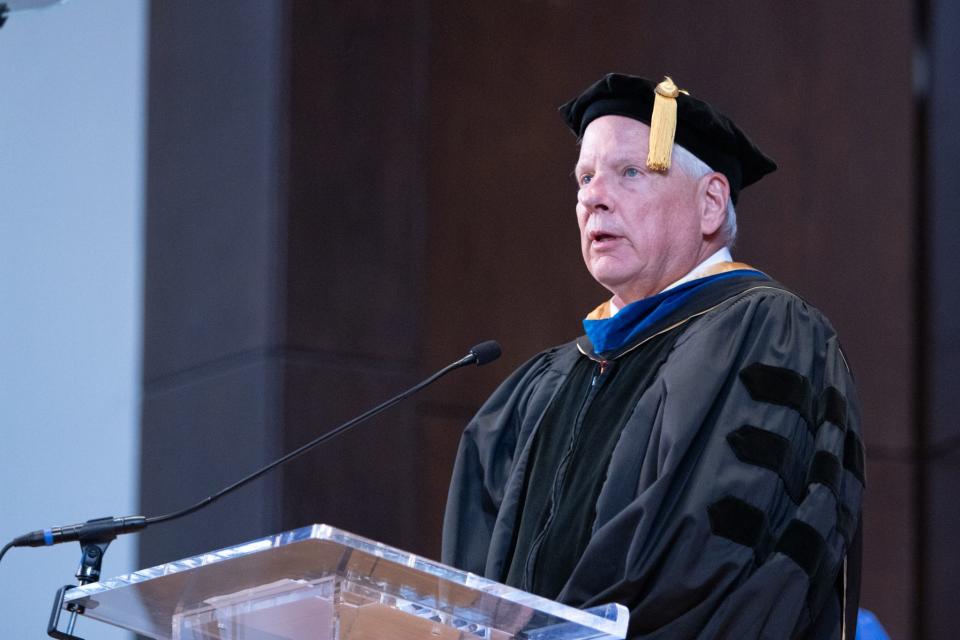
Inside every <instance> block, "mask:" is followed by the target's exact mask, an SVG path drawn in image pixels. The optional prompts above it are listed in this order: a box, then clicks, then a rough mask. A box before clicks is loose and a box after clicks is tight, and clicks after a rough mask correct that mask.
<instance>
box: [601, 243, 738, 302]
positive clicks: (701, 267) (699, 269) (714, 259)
mask: <svg viewBox="0 0 960 640" xmlns="http://www.w3.org/2000/svg"><path fill="white" fill-rule="evenodd" d="M721 262H733V256H732V255H731V254H730V249H729V248H727V247H723V248H722V249H720V250H719V251H717V252H715V253H714V254H712V255H711V256H709V257H708V258H707V259H705V260H704V261H703V262H701V263H700V264H698V265H697V266H695V267H694V268H693V269H691V270H690V271H689V272H688V273H687V274H686V275H685V276H683V277H682V278H680V279H679V280H675V281H673V282H671V283H670V284H668V285H667V286H665V287H664V288H663V289H661V290H660V291H658V292H657V293H663V292H664V291H667V290H669V289H673V288H674V287H678V286H680V285H681V284H684V283H685V282H690V281H691V280H696V279H697V278H700V277H703V274H704V273H705V272H707V271H709V270H710V267H712V266H713V265H715V264H720V263H721ZM654 295H656V294H654ZM617 302H618V301H617V296H613V298H611V299H610V315H611V316H614V315H616V314H617V312H618V311H620V309H622V308H623V307H625V306H626V305H619V304H617Z"/></svg>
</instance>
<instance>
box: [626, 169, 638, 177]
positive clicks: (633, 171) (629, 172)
mask: <svg viewBox="0 0 960 640" xmlns="http://www.w3.org/2000/svg"><path fill="white" fill-rule="evenodd" d="M623 175H624V176H625V177H627V178H636V177H637V176H639V175H640V169H637V168H636V167H627V168H626V169H624V170H623Z"/></svg>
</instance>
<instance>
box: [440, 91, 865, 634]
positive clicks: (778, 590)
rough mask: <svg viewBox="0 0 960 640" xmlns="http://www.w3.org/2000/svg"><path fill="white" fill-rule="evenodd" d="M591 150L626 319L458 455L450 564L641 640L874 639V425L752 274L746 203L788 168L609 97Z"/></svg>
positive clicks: (515, 395)
mask: <svg viewBox="0 0 960 640" xmlns="http://www.w3.org/2000/svg"><path fill="white" fill-rule="evenodd" d="M561 112H562V114H563V116H564V118H565V119H566V122H567V124H568V125H569V126H570V128H571V129H572V130H573V132H574V133H575V134H576V135H577V136H578V137H579V138H580V156H579V160H578V162H577V165H576V180H577V183H578V185H579V192H578V195H577V221H578V223H579V226H580V240H581V248H582V252H583V258H584V261H585V262H586V265H587V269H588V270H589V271H590V273H591V274H592V275H593V277H594V278H595V279H596V280H597V281H598V282H599V283H600V284H602V285H603V286H604V287H606V288H607V289H608V290H609V291H610V293H611V294H612V297H611V298H610V299H609V300H607V301H606V302H604V303H603V304H601V305H600V306H599V307H597V309H595V310H594V311H593V312H592V313H590V314H589V315H588V316H587V318H586V319H585V320H584V327H585V331H586V335H584V336H583V337H581V338H579V339H578V340H576V341H574V342H571V343H569V344H566V345H562V346H559V347H555V348H553V349H549V350H547V351H544V352H543V353H541V354H539V355H537V356H536V357H534V358H533V359H532V360H530V361H529V362H527V363H526V364H524V365H523V366H522V367H521V368H520V369H519V370H517V371H516V372H515V373H514V374H513V375H511V376H510V378H508V379H507V380H506V381H505V382H504V383H503V384H502V385H501V386H500V388H499V389H498V390H497V391H496V392H495V393H494V395H493V396H492V397H491V398H490V400H489V401H488V402H487V403H486V404H485V405H484V406H483V407H482V408H481V409H480V412H479V413H478V414H477V416H476V417H475V418H474V419H473V420H472V421H471V423H470V424H469V426H468V427H467V429H466V431H465V433H464V435H463V439H462V441H461V444H460V451H459V453H458V457H457V461H456V466H455V469H454V475H453V480H452V483H451V486H450V494H449V499H448V504H447V512H446V517H445V520H444V536H443V560H444V562H446V563H448V564H452V565H455V566H457V567H460V568H462V569H465V570H469V571H472V572H474V573H478V574H481V575H484V576H486V577H488V578H491V579H493V580H497V581H501V582H505V583H507V584H509V585H512V586H515V587H518V588H521V589H525V590H527V591H531V592H533V593H537V594H539V595H542V596H545V597H548V598H552V599H556V600H559V601H561V602H564V603H568V604H571V605H574V606H578V607H589V606H593V605H598V604H602V603H606V602H619V603H622V604H624V605H626V606H627V607H628V608H629V609H630V631H629V637H631V638H737V639H746V638H794V637H799V638H841V637H845V638H851V639H852V638H853V633H854V625H855V619H856V612H857V604H858V597H859V572H860V503H861V497H862V493H863V489H864V464H863V458H864V455H863V446H862V440H861V436H860V415H859V408H858V401H857V396H856V391H855V389H854V386H853V380H852V376H851V373H850V370H849V367H848V365H847V362H846V360H845V358H844V355H843V352H842V350H841V348H840V343H839V341H838V339H837V335H836V333H835V332H834V330H833V327H832V326H831V325H830V323H829V321H828V320H827V319H826V318H824V317H823V315H822V314H821V313H820V312H819V311H818V310H817V309H815V308H814V307H812V306H811V305H810V304H808V303H807V302H806V301H804V300H803V299H801V298H800V297H798V296H797V295H795V294H793V293H791V292H790V291H788V290H786V289H785V288H784V287H783V286H782V285H780V284H778V283H777V282H775V281H774V280H772V279H771V278H770V277H769V276H767V275H765V274H764V273H762V272H760V271H758V270H756V269H754V268H752V267H750V266H748V265H745V264H741V263H735V262H733V261H732V258H731V255H730V251H729V247H730V245H731V244H732V242H733V239H734V235H735V233H736V222H735V217H734V216H735V213H734V208H733V204H734V203H735V202H736V200H737V196H738V195H739V193H740V191H741V189H743V188H744V187H747V186H749V185H750V184H752V183H754V182H756V181H757V180H759V179H760V178H762V177H763V176H764V175H765V174H767V173H769V172H771V171H773V170H774V169H775V168H776V165H775V164H774V163H773V161H771V160H770V159H769V158H767V157H766V156H765V155H764V154H763V153H762V152H761V151H760V150H759V149H758V148H757V147H756V146H754V144H753V143H751V142H750V140H749V139H748V138H747V136H746V135H745V134H744V133H743V132H742V131H741V130H740V129H739V128H738V127H737V126H736V125H735V124H734V123H733V122H732V121H731V120H730V119H728V118H727V117H726V116H724V115H722V114H720V113H719V112H717V111H716V110H715V109H713V108H712V107H711V106H710V105H708V104H706V103H705V102H702V101H700V100H698V99H696V98H694V97H691V96H690V95H688V94H687V93H686V92H684V91H680V90H678V89H677V87H676V86H675V85H674V84H673V83H672V81H670V80H669V79H667V80H665V81H664V82H661V83H659V84H656V83H653V82H650V81H648V80H644V79H642V78H636V77H632V76H624V75H618V74H611V75H608V76H606V77H604V78H603V79H601V80H600V81H599V82H597V83H596V84H594V85H592V86H591V87H589V88H588V89H587V90H586V91H585V92H584V93H583V94H581V95H580V96H579V97H577V98H576V99H574V100H572V101H571V102H569V103H567V104H566V105H564V106H563V107H562V108H561Z"/></svg>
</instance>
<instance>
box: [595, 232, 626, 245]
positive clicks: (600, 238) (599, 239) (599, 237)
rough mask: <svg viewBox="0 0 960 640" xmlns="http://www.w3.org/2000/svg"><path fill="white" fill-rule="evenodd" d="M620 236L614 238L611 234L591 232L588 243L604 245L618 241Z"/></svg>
mask: <svg viewBox="0 0 960 640" xmlns="http://www.w3.org/2000/svg"><path fill="white" fill-rule="evenodd" d="M619 237H620V236H615V235H613V234H612V233H606V232H604V231H593V232H591V233H590V241H591V242H593V243H595V244H604V243H606V242H612V241H614V240H616V239H618V238H619Z"/></svg>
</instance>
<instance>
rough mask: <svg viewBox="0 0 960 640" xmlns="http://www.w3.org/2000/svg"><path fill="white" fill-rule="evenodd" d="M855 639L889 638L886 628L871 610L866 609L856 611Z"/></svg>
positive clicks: (882, 639) (875, 639) (873, 639)
mask: <svg viewBox="0 0 960 640" xmlns="http://www.w3.org/2000/svg"><path fill="white" fill-rule="evenodd" d="M856 640H890V636H888V635H887V632H886V630H885V629H884V628H883V625H881V624H880V621H879V620H877V616H875V615H874V614H873V613H872V612H870V611H868V610H866V609H860V610H859V611H857V638H856Z"/></svg>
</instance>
